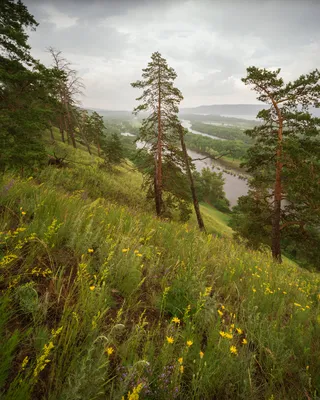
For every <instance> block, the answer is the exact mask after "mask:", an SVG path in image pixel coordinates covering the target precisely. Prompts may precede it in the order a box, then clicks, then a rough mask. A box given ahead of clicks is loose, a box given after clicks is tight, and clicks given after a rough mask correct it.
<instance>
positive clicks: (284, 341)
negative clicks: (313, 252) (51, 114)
mask: <svg viewBox="0 0 320 400" xmlns="http://www.w3.org/2000/svg"><path fill="white" fill-rule="evenodd" d="M48 150H50V151H53V150H55V152H56V153H59V154H65V153H67V160H68V162H69V164H68V166H67V167H65V168H56V167H54V166H48V167H46V168H44V169H43V170H39V171H34V173H33V174H32V175H30V176H24V177H19V176H18V175H13V174H7V175H5V176H4V177H3V179H2V182H1V187H0V191H1V198H0V209H1V213H0V231H1V236H0V242H1V244H0V246H1V247H0V255H1V258H0V266H1V280H0V288H1V293H2V301H1V313H0V332H1V344H0V350H1V357H2V360H3V361H2V363H1V370H0V395H1V396H2V397H1V398H4V399H49V400H56V399H101V400H102V399H122V398H123V399H125V400H127V399H131V400H134V399H169V398H170V399H174V398H176V399H201V400H202V399H208V400H209V399H222V400H223V399H257V400H258V399H259V400H260V399H265V400H271V399H281V400H288V399H305V398H310V399H316V398H317V396H318V394H319V389H320V363H319V358H320V319H319V315H320V305H319V303H320V298H319V285H320V279H319V274H315V273H310V272H308V271H305V270H302V269H300V268H299V267H297V266H295V265H293V264H292V263H289V262H287V261H285V262H284V264H283V265H281V266H279V265H278V264H274V263H273V261H272V259H271V257H270V256H269V255H268V254H267V253H261V252H254V251H249V250H248V249H246V248H245V247H244V246H242V245H240V244H237V243H236V242H234V241H233V240H232V231H231V229H230V228H228V227H227V223H228V218H229V217H228V215H225V214H222V213H220V212H219V211H217V210H215V209H213V208H212V207H210V206H209V205H207V204H202V205H201V210H202V212H203V215H204V221H205V224H206V225H207V229H208V233H207V234H205V233H200V232H199V231H198V229H197V227H196V222H195V218H194V217H192V220H191V221H190V222H189V223H187V224H181V223H179V222H176V221H163V220H159V219H157V218H156V217H155V216H154V213H153V204H149V203H147V202H146V200H145V197H144V193H143V192H142V191H141V182H142V178H141V175H140V174H139V173H137V172H136V171H134V170H133V169H132V165H130V163H128V164H123V165H122V166H121V167H119V168H116V169H114V170H113V171H107V170H104V169H101V167H100V166H99V163H101V161H100V160H99V159H98V158H97V157H96V156H90V155H89V154H88V153H86V152H85V151H84V149H83V148H79V149H77V150H73V149H71V148H70V147H68V146H66V145H63V144H61V143H59V142H57V143H56V144H55V145H53V144H49V141H48Z"/></svg>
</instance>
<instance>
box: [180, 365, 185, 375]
mask: <svg viewBox="0 0 320 400" xmlns="http://www.w3.org/2000/svg"><path fill="white" fill-rule="evenodd" d="M183 371H184V366H183V365H180V372H181V374H183Z"/></svg>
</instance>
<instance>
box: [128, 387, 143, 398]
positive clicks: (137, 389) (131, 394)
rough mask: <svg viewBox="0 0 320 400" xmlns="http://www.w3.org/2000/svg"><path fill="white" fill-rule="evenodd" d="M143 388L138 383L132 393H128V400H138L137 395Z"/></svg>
mask: <svg viewBox="0 0 320 400" xmlns="http://www.w3.org/2000/svg"><path fill="white" fill-rule="evenodd" d="M142 388H143V384H142V383H139V385H138V386H136V387H134V388H133V390H132V393H130V392H129V393H128V400H139V393H140V392H141V390H142Z"/></svg>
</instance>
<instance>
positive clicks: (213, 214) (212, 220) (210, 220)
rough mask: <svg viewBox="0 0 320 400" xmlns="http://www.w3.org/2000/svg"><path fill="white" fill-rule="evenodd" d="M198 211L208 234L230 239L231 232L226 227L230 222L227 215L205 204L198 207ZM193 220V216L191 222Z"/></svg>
mask: <svg viewBox="0 0 320 400" xmlns="http://www.w3.org/2000/svg"><path fill="white" fill-rule="evenodd" d="M200 210H201V214H202V216H203V219H204V221H205V225H206V229H207V231H208V232H209V233H214V234H218V235H220V236H226V237H232V232H233V231H232V229H231V228H230V227H229V226H228V223H229V221H230V216H229V215H228V214H225V213H222V212H221V211H219V210H217V209H215V208H213V207H211V206H210V205H208V204H205V203H202V204H201V205H200ZM193 220H194V221H195V216H193V218H192V221H193Z"/></svg>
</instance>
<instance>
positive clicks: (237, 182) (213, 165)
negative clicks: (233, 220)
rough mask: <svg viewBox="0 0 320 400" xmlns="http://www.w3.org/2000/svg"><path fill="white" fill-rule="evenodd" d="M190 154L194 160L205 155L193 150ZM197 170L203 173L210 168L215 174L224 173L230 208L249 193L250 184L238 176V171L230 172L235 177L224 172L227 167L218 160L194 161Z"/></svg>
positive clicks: (225, 189) (189, 151)
mask: <svg viewBox="0 0 320 400" xmlns="http://www.w3.org/2000/svg"><path fill="white" fill-rule="evenodd" d="M188 154H189V156H190V157H191V158H192V159H195V158H203V157H205V156H204V155H203V154H200V153H197V152H196V151H193V150H188ZM194 165H195V166H196V170H197V171H198V172H201V171H202V170H203V168H210V169H211V170H212V171H215V172H222V176H223V179H224V186H223V188H224V191H225V193H226V198H227V199H228V200H229V201H230V206H231V207H233V206H235V205H236V204H237V202H238V198H239V197H240V196H245V195H246V194H247V193H248V189H249V188H248V183H247V181H246V180H244V179H240V178H239V176H238V175H237V171H233V170H229V171H230V172H231V173H232V174H233V175H231V174H229V173H227V172H224V171H223V170H224V169H225V167H224V166H223V164H221V163H220V162H219V161H218V160H212V159H211V158H207V159H206V160H201V161H200V160H198V161H194Z"/></svg>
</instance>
